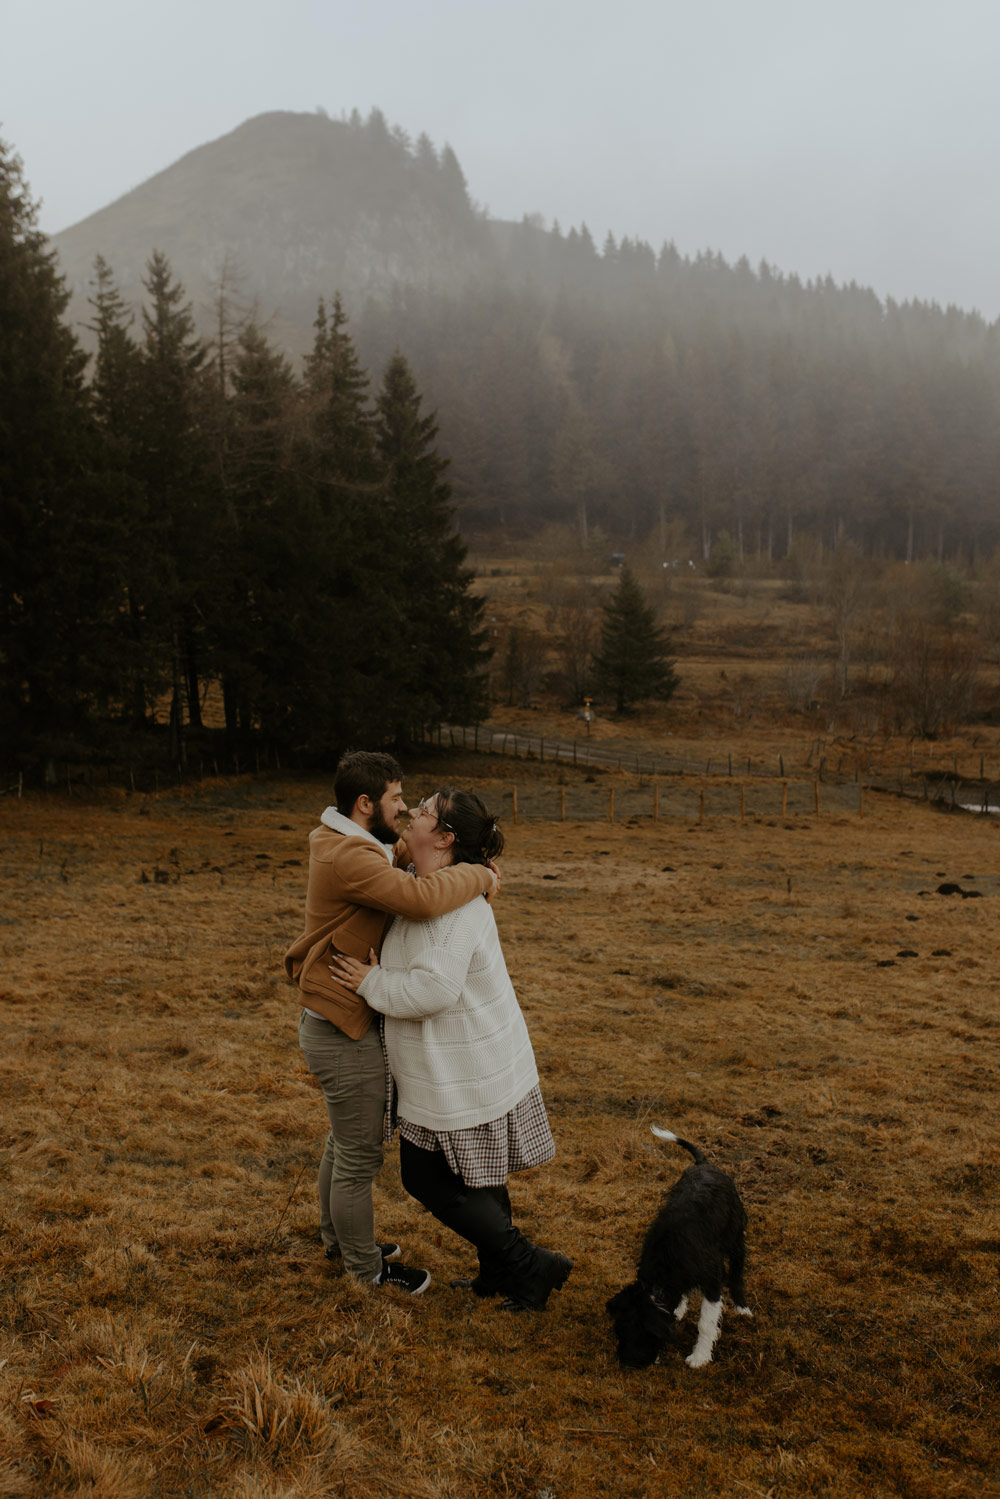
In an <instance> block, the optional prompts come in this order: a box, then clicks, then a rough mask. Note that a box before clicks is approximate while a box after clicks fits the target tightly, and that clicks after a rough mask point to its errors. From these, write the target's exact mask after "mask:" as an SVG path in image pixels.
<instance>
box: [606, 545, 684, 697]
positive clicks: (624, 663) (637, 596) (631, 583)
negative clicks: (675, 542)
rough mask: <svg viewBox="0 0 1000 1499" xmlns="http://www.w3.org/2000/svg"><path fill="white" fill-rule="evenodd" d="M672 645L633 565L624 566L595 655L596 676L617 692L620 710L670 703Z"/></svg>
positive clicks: (673, 682) (674, 684)
mask: <svg viewBox="0 0 1000 1499" xmlns="http://www.w3.org/2000/svg"><path fill="white" fill-rule="evenodd" d="M668 649H669V643H668V639H667V636H666V633H665V632H664V631H663V630H661V629H659V628H658V626H657V624H656V615H655V614H654V612H653V610H652V609H651V608H650V606H649V605H648V604H647V603H646V599H645V595H644V594H643V591H642V589H641V588H640V587H639V584H638V582H637V581H636V578H635V576H634V574H633V573H632V570H631V568H630V567H629V566H628V564H627V563H625V564H623V566H622V569H621V574H620V576H619V579H618V587H617V588H616V589H615V592H614V594H613V595H612V597H611V598H610V599H609V600H608V602H607V603H606V604H605V606H604V620H603V623H602V626H601V645H600V650H599V651H598V653H597V656H596V657H595V659H594V666H595V670H596V673H597V680H598V682H599V683H600V685H601V687H602V688H603V689H604V690H606V691H608V692H610V693H612V694H613V696H614V699H615V706H616V708H617V710H618V712H619V713H623V712H625V710H626V709H627V708H628V707H629V706H630V705H631V704H632V703H636V702H641V701H643V700H644V699H646V698H659V699H660V700H661V701H663V702H666V701H667V699H668V698H670V697H671V696H672V695H673V693H674V691H675V690H676V687H677V676H676V673H675V672H674V663H673V661H671V660H670V659H669V658H668V656H667V651H668Z"/></svg>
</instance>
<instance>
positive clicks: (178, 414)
mask: <svg viewBox="0 0 1000 1499" xmlns="http://www.w3.org/2000/svg"><path fill="white" fill-rule="evenodd" d="M146 272H147V273H146V277H145V279H144V281H143V285H144V287H145V289H146V293H147V296H148V299H149V300H148V302H147V304H146V305H145V306H144V308H143V313H142V323H143V330H144V335H145V337H144V343H143V358H142V365H141V395H140V471H141V474H142V478H143V481H144V483H145V488H146V494H147V497H148V501H149V506H150V512H151V515H152V517H153V520H154V523H157V524H162V525H163V526H164V528H165V544H166V545H165V552H164V556H163V558H162V565H163V567H164V571H165V578H166V581H167V583H168V584H169V587H170V593H171V597H170V607H169V617H166V618H161V619H160V620H158V621H157V627H158V629H159V631H160V632H161V638H163V637H165V639H166V640H167V642H168V643H169V649H170V657H171V674H172V684H173V687H172V694H173V695H172V702H171V712H170V722H171V751H172V756H173V757H174V758H177V759H181V760H183V758H184V739H183V711H182V702H183V700H184V699H185V698H186V702H187V709H188V718H189V721H190V722H191V724H192V725H194V726H196V727H197V726H200V723H201V694H200V678H201V670H202V661H201V656H202V654H203V652H204V647H205V642H204V639H203V626H202V622H203V619H204V607H203V594H204V592H205V590H206V589H207V588H209V587H211V586H212V584H211V579H212V574H213V564H214V559H215V557H216V555H217V553H218V539H219V538H218V512H217V510H216V508H215V506H214V505H213V503H212V500H213V498H217V492H216V491H215V490H213V488H212V487H211V486H210V484H209V474H208V451H207V434H206V420H205V418H206V411H207V409H208V396H207V391H206V388H205V374H204V366H205V359H206V352H207V351H206V348H205V345H204V344H203V343H202V341H201V339H200V338H199V337H198V335H197V333H196V331H195V325H194V316H193V313H192V309H191V306H190V304H189V303H186V302H185V300H184V297H185V292H184V288H183V286H182V285H181V284H180V282H178V281H175V280H174V277H173V272H172V271H171V268H170V263H169V261H168V260H167V257H166V256H165V255H163V254H162V253H161V252H160V251H159V250H154V251H153V254H152V256H151V257H150V259H149V261H148V263H147V267H146Z"/></svg>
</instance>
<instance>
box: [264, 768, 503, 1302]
mask: <svg viewBox="0 0 1000 1499" xmlns="http://www.w3.org/2000/svg"><path fill="white" fill-rule="evenodd" d="M334 793H335V795H336V798H337V805H336V807H328V808H327V809H326V811H325V812H324V813H323V815H322V817H321V819H320V826H319V827H318V828H314V829H313V831H312V832H311V833H310V835H309V884H308V887H307V889H306V919H305V931H304V933H303V935H302V936H301V937H300V938H299V939H298V941H297V942H294V943H293V944H292V946H291V947H290V948H289V949H288V952H287V953H286V954H285V971H286V972H287V974H288V976H289V977H290V978H291V979H293V980H294V981H295V982H296V984H297V985H298V988H299V990H300V993H301V1002H302V1005H303V1006H304V1008H303V1010H302V1014H301V1016H300V1018H299V1044H300V1046H301V1047H302V1051H303V1053H304V1055H305V1059H306V1065H307V1066H308V1068H309V1071H310V1072H312V1073H313V1074H314V1076H315V1077H316V1079H317V1081H318V1082H319V1084H320V1087H321V1088H322V1090H323V1098H324V1100H325V1102H326V1109H327V1114H328V1116H329V1120H330V1133H329V1136H328V1137H327V1141H326V1148H325V1149H324V1151H323V1156H322V1159H321V1160H320V1164H319V1203H320V1233H321V1235H322V1238H323V1243H324V1245H325V1246H326V1252H327V1255H328V1257H329V1258H331V1259H333V1258H335V1257H336V1256H337V1255H341V1254H342V1255H343V1259H344V1269H345V1270H346V1271H347V1272H348V1274H351V1275H355V1276H357V1277H358V1279H359V1280H365V1281H371V1282H373V1283H374V1284H376V1285H395V1286H397V1287H399V1288H400V1289H402V1290H405V1291H407V1292H409V1293H410V1294H411V1295H419V1294H420V1293H421V1291H425V1290H426V1289H427V1287H428V1286H429V1285H430V1280H431V1278H430V1274H429V1273H428V1272H427V1271H426V1270H419V1269H416V1268H415V1267H412V1266H407V1265H402V1264H393V1263H390V1256H391V1257H395V1256H396V1255H398V1253H399V1248H398V1245H395V1244H377V1243H376V1242H375V1221H374V1208H373V1203H372V1182H373V1181H374V1179H375V1177H376V1176H377V1174H378V1172H379V1169H380V1168H381V1165H382V1126H383V1118H384V1114H385V1102H386V1072H385V1064H384V1059H383V1054H382V1044H381V1038H380V1031H379V1026H378V1024H377V1023H376V1024H373V1023H372V1022H373V1020H375V1019H376V1017H375V1014H374V1011H373V1010H371V1009H370V1008H369V1007H368V1005H367V1004H366V1003H365V1001H364V1000H363V999H362V998H361V996H360V995H358V994H354V993H353V992H352V991H351V990H350V989H345V988H344V987H343V985H342V984H339V983H338V982H337V981H336V979H335V978H334V977H333V975H332V973H331V971H330V959H331V955H332V953H333V952H334V951H336V952H341V953H346V954H347V955H348V956H349V957H352V958H358V959H360V960H361V961H362V962H366V961H367V959H368V953H369V949H372V948H374V950H375V952H376V953H378V952H379V951H380V950H381V947H382V939H383V937H384V936H385V933H386V932H387V930H388V928H389V925H390V923H391V921H392V918H393V916H407V917H410V918H411V919H412V920H414V921H426V920H428V919H429V918H430V917H433V916H443V915H444V913H445V912H446V911H453V910H455V909H456V908H457V907H458V906H464V905H466V904H467V903H468V902H469V901H470V900H474V899H475V897H476V896H478V895H485V894H490V893H492V891H493V890H494V889H495V888H496V883H497V881H496V875H495V874H494V872H493V871H492V870H491V869H485V868H483V867H481V866H480V865H474V864H458V865H453V866H452V867H451V868H448V869H442V870H440V871H439V872H438V873H437V874H433V875H429V876H427V877H426V878H424V879H421V880H417V879H414V878H413V876H412V875H410V874H407V872H406V870H405V868H401V867H399V865H398V863H397V856H398V855H399V854H400V853H401V851H402V849H403V846H402V845H399V846H398V848H394V844H395V843H396V839H397V838H398V835H399V823H400V819H401V817H402V815H403V813H404V812H405V811H406V803H405V801H404V800H403V788H402V771H401V770H400V767H399V765H398V764H397V762H396V761H395V760H394V759H393V758H392V756H391V755H382V754H371V753H368V752H366V751H355V752H352V753H351V754H347V755H344V756H343V757H342V758H341V761H340V763H339V765H338V766H337V771H336V776H335V779H334Z"/></svg>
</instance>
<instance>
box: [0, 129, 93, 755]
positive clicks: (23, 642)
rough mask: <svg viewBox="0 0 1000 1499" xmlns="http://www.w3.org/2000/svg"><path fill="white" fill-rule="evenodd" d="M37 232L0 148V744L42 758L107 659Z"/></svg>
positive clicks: (86, 470)
mask: <svg viewBox="0 0 1000 1499" xmlns="http://www.w3.org/2000/svg"><path fill="white" fill-rule="evenodd" d="M68 301H69V294H68V292H67V290H66V288H65V286H64V283H63V280H62V278H61V276H60V275H59V273H58V271H57V269H56V258H55V253H54V252H53V251H52V250H50V249H49V248H48V245H47V242H46V239H45V236H44V235H43V234H42V233H41V232H40V231H39V229H38V228H37V206H36V205H35V203H34V202H33V201H32V199H31V195H30V190H29V188H28V186H27V184H26V182H25V179H24V174H23V168H22V165H21V161H20V159H19V158H18V157H17V156H16V155H15V154H14V152H13V151H11V150H10V149H9V147H7V146H6V145H5V144H3V143H2V142H0V510H2V514H3V524H2V526H0V740H2V741H3V742H4V743H5V744H6V747H7V749H8V750H9V751H14V752H16V751H19V750H25V749H27V748H28V746H29V745H31V744H33V745H34V746H35V747H36V748H37V749H39V750H40V751H41V753H42V754H43V756H44V757H46V758H51V757H52V756H54V755H55V754H56V753H57V752H59V751H60V750H61V749H62V748H63V745H64V744H65V740H66V736H68V735H71V734H73V733H75V732H77V731H79V730H80V729H82V728H83V726H84V724H85V719H86V714H87V709H88V706H89V703H90V701H91V699H92V697H93V695H94V693H95V692H98V693H99V692H100V691H101V690H102V688H103V681H104V675H105V669H106V665H107V662H106V659H104V658H103V656H102V653H101V652H100V651H99V650H95V649H94V646H95V639H96V634H99V633H100V616H101V613H102V610H103V609H104V607H105V603H104V578H103V573H102V558H101V554H100V549H99V547H98V546H97V545H96V538H95V535H94V529H93V524H92V521H91V518H90V516H91V509H92V505H91V501H92V498H93V494H92V485H91V480H90V469H91V466H92V460H93V456H94V454H93V446H94V438H93V429H92V424H91V421H90V414H89V402H88V398H87V394H86V391H85V389H84V383H83V372H84V367H85V364H86V359H85V356H84V355H83V354H82V352H81V351H80V349H79V348H78V346H77V343H76V340H75V338H74V337H73V335H72V333H71V332H70V331H69V329H68V328H66V327H65V325H64V324H63V323H62V321H61V318H62V314H63V312H64V311H65V308H66V305H67V303H68Z"/></svg>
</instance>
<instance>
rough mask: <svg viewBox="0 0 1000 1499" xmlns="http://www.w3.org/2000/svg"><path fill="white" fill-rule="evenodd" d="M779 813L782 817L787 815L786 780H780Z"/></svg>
mask: <svg viewBox="0 0 1000 1499" xmlns="http://www.w3.org/2000/svg"><path fill="white" fill-rule="evenodd" d="M781 815H782V817H787V816H788V782H787V781H782V783H781Z"/></svg>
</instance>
